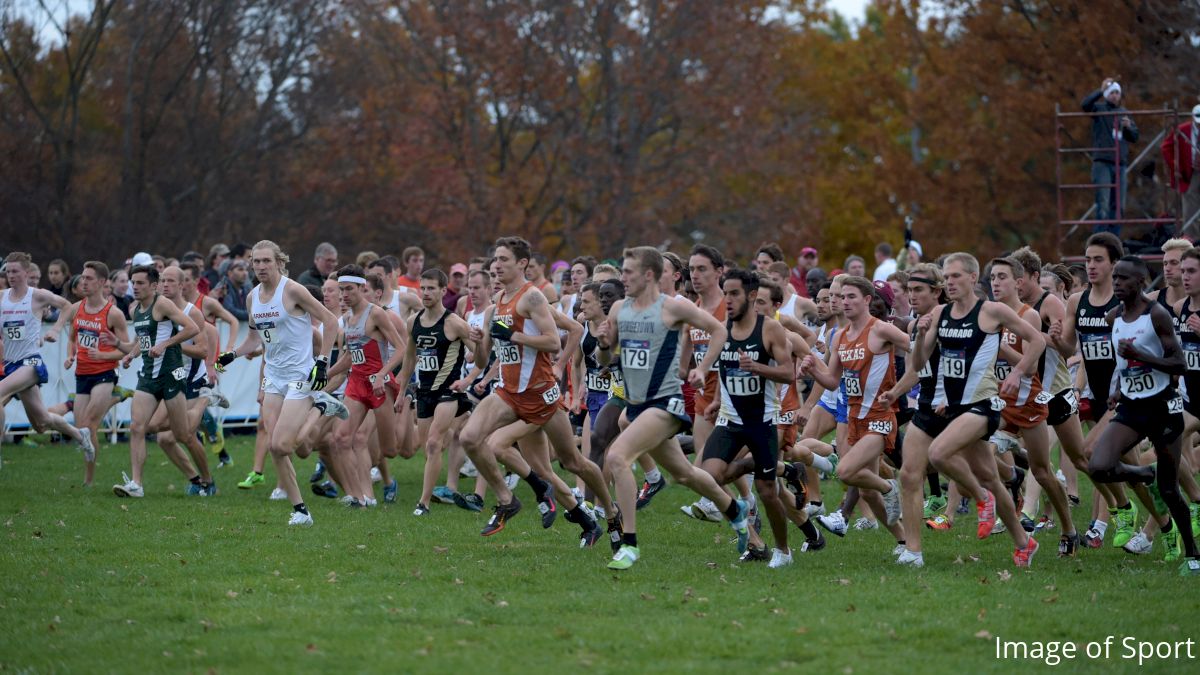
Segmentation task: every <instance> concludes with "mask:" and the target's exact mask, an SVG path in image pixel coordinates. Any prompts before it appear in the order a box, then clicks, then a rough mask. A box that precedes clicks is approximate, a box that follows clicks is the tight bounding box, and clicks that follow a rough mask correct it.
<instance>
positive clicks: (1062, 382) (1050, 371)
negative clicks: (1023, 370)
mask: <svg viewBox="0 0 1200 675" xmlns="http://www.w3.org/2000/svg"><path fill="white" fill-rule="evenodd" d="M1049 295H1050V294H1049V293H1045V292H1043V293H1042V297H1040V298H1038V301H1037V302H1035V303H1034V304H1033V311H1035V312H1037V313H1038V316H1039V317H1042V334H1043V335H1045V334H1046V333H1048V332H1050V323H1049V322H1048V321H1046V318H1045V317H1044V316H1042V303H1044V302H1046V298H1047V297H1048V296H1049ZM1038 375H1040V376H1041V378H1042V388H1043V389H1045V390H1046V391H1047V392H1049V393H1051V394H1056V395H1057V394H1060V393H1062V392H1064V391H1066V390H1067V389H1070V388H1071V383H1072V381H1073V380H1072V379H1071V371H1070V369H1069V368H1067V360H1066V359H1064V358H1063V355H1062V354H1059V353H1058V350H1057V349H1055V348H1054V345H1052V344H1050V340H1049V338H1047V339H1046V351H1044V352H1042V357H1041V358H1040V359H1038Z"/></svg>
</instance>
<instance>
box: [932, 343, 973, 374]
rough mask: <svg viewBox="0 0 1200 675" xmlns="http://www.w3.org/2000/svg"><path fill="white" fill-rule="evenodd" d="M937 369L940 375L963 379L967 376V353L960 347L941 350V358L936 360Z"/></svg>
mask: <svg viewBox="0 0 1200 675" xmlns="http://www.w3.org/2000/svg"><path fill="white" fill-rule="evenodd" d="M938 371H939V373H941V375H942V377H952V378H954V379H956V380H961V379H964V378H965V377H966V376H967V353H966V352H965V351H963V350H961V349H957V350H955V349H948V350H945V351H943V352H942V358H941V359H940V360H939V361H938Z"/></svg>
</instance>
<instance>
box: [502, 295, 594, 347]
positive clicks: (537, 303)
mask: <svg viewBox="0 0 1200 675" xmlns="http://www.w3.org/2000/svg"><path fill="white" fill-rule="evenodd" d="M517 312H519V313H520V314H521V315H522V316H524V317H525V318H527V319H529V320H531V321H533V325H534V326H536V327H537V330H538V333H540V335H530V334H528V333H513V334H512V343H513V344H515V345H521V346H523V347H530V348H532V349H536V350H538V351H539V352H549V353H551V354H553V353H554V352H557V351H558V350H559V348H560V346H561V345H560V344H559V342H558V331H557V330H556V329H555V327H554V315H553V314H551V312H550V305H549V304H547V303H546V296H544V295H542V292H541V291H539V290H537V289H536V288H531V289H529V292H527V293H526V294H525V295H523V296H521V301H520V302H519V303H517ZM575 325H576V326H578V325H579V324H578V323H576V324H575Z"/></svg>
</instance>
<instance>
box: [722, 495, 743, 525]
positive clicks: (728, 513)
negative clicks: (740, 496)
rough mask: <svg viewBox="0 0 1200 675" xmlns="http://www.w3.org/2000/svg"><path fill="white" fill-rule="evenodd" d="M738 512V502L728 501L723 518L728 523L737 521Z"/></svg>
mask: <svg viewBox="0 0 1200 675" xmlns="http://www.w3.org/2000/svg"><path fill="white" fill-rule="evenodd" d="M739 512H740V511H739V510H738V500H736V499H730V500H729V507H728V508H726V509H725V517H726V518H728V519H729V520H730V521H734V520H737V517H738V513H739Z"/></svg>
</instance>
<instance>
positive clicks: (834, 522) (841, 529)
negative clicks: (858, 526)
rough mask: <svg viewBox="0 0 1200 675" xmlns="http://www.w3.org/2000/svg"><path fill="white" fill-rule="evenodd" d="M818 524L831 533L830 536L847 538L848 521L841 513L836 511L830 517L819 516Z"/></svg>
mask: <svg viewBox="0 0 1200 675" xmlns="http://www.w3.org/2000/svg"><path fill="white" fill-rule="evenodd" d="M817 524H818V525H820V526H821V527H823V528H825V529H826V530H828V531H829V533H830V534H836V535H837V536H839V537H844V536H846V530H847V529H848V528H847V526H846V519H845V518H844V517H843V516H842V512H841V511H834V512H833V513H830V514H828V515H824V516H817Z"/></svg>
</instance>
